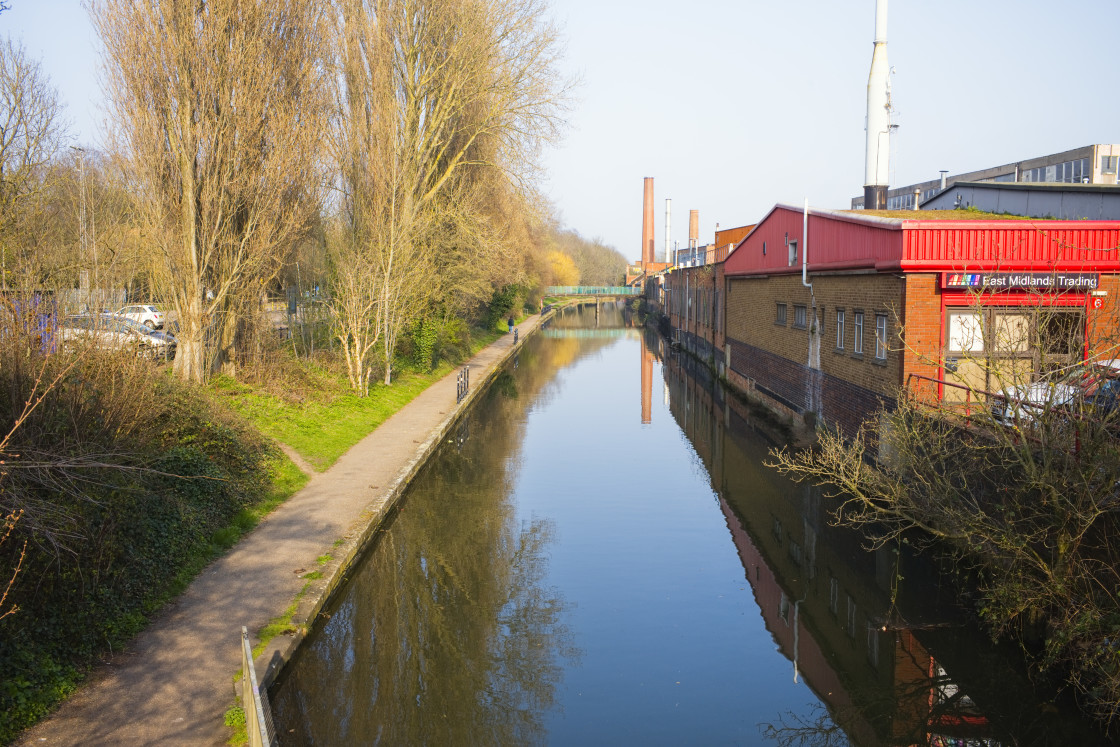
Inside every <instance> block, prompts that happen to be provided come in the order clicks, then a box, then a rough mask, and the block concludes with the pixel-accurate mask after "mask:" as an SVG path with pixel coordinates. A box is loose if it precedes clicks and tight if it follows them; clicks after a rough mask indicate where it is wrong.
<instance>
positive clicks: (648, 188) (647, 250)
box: [642, 176, 653, 271]
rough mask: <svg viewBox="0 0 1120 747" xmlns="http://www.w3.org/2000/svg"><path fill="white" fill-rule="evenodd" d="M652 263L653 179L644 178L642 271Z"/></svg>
mask: <svg viewBox="0 0 1120 747" xmlns="http://www.w3.org/2000/svg"><path fill="white" fill-rule="evenodd" d="M652 262H653V177H652V176H647V177H646V178H645V193H644V195H643V200H642V270H643V271H645V269H646V265H648V264H651V263H652Z"/></svg>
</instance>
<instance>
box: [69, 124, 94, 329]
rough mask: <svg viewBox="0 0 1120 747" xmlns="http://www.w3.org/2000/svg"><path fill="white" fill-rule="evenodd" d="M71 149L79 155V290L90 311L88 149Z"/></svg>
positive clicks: (74, 146) (72, 147)
mask: <svg viewBox="0 0 1120 747" xmlns="http://www.w3.org/2000/svg"><path fill="white" fill-rule="evenodd" d="M70 150H72V151H74V152H75V153H76V154H77V157H78V175H79V176H78V185H79V186H78V247H79V255H80V261H81V269H80V270H78V290H79V291H81V290H84V291H85V292H86V310H87V311H88V310H89V302H90V287H89V270H88V269H87V268H86V266H85V265H86V259H87V255H88V251H87V250H86V166H85V154H86V151H85V149H84V148H79V147H78V146H76V145H71V146H70Z"/></svg>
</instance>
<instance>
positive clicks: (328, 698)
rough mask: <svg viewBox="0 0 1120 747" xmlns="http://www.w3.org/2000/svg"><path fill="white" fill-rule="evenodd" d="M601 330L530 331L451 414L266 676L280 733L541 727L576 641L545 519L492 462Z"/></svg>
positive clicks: (500, 740)
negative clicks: (547, 335) (326, 601)
mask: <svg viewBox="0 0 1120 747" xmlns="http://www.w3.org/2000/svg"><path fill="white" fill-rule="evenodd" d="M609 342H610V341H609V339H607V338H604V339H603V340H602V341H594V340H592V341H587V340H582V341H581V340H574V339H573V340H569V341H565V340H557V341H554V344H550V345H548V346H547V347H544V348H540V347H532V346H526V349H525V350H523V351H522V354H521V356H520V360H519V363H518V376H517V377H514V376H513V375H511V374H510V373H509V372H508V371H507V372H502V373H501V374H499V376H498V377H497V379H496V380H495V382H494V385H493V386H492V387H491V388H490V389H489V390H488V392H487V394H486V396H485V400H484V402H482V403H480V406H479V407H480V409H484V410H486V411H487V412H488V413H489V414H490V417H487V418H485V419H467V420H464V421H463V423H462V424H461V425H460V426H459V428H458V430H457V432H456V433H455V435H454V436H453V437H452V438H451V439H449V441H450V443H449V444H447V445H446V446H448V447H449V448H444V449H442V450H441V451H440V453H439V455H438V456H437V458H436V459H435V460H433V462H432V463H431V464H430V465H429V466H428V467H427V468H426V469H425V470H424V472H423V473H422V474H421V476H420V477H419V478H418V479H417V481H416V483H415V487H414V489H412V490H410V495H409V496H408V498H407V500H406V502H404V503H403V504H402V506H401V507H400V509H399V510H398V511H396V512H395V515H394V516H393V517H392V519H391V521H390V522H389V523H388V525H387V526H386V527H385V529H384V530H383V531H382V532H381V533H380V534H379V536H378V537H377V538H376V540H375V545H374V547H373V548H372V551H371V552H369V553H368V554H367V556H366V558H365V559H364V560H363V562H362V563H361V564H360V565H359V567H358V568H357V569H356V571H355V574H354V576H353V578H352V579H351V580H350V581H349V582H348V585H347V588H346V591H345V593H342V594H340V597H339V599H338V600H336V601H335V602H334V604H333V605H332V607H331V608H330V609H329V611H328V614H327V617H326V619H325V622H323V623H322V624H321V625H320V626H319V627H318V628H317V629H316V630H315V631H313V634H312V635H311V636H310V637H309V639H308V642H307V643H306V644H305V645H304V647H303V648H302V650H301V651H300V654H299V656H298V657H297V659H296V661H294V662H293V664H292V665H291V666H289V667H288V668H287V670H286V671H285V675H284V679H283V680H282V681H281V682H279V683H278V684H277V686H276V687H275V688H274V692H273V706H274V711H275V718H276V721H277V724H278V726H279V729H278V730H279V731H280V737H281V741H282V743H283V744H339V745H341V744H392V745H396V744H417V743H430V744H528V743H539V742H542V741H544V726H543V722H542V714H543V713H545V712H547V711H548V710H549V709H551V708H552V707H553V706H554V704H555V691H556V686H557V683H558V682H559V681H560V679H561V677H562V674H563V671H564V668H565V667H566V666H570V665H571V664H572V663H573V662H575V661H577V660H578V655H579V652H578V650H577V649H576V647H575V646H574V645H573V643H572V639H571V634H570V631H569V629H568V626H567V625H566V624H565V622H564V610H565V606H566V601H565V598H564V595H563V594H562V593H561V592H560V591H559V590H557V589H556V588H554V587H552V586H550V585H549V584H548V583H547V579H546V577H547V574H548V547H549V545H550V544H551V543H552V542H553V541H554V536H553V533H554V527H553V524H552V522H550V521H549V520H547V519H541V518H535V519H530V520H518V519H517V517H516V516H515V512H514V508H513V506H512V505H511V503H510V501H509V493H510V485H511V484H512V482H513V481H514V480H515V479H516V465H515V464H514V463H512V462H510V463H507V464H503V462H505V461H506V460H508V459H509V458H510V455H511V454H513V453H514V452H516V450H517V448H518V444H519V442H520V439H521V437H522V430H523V426H524V421H525V410H526V408H527V406H528V405H529V404H530V403H533V402H537V403H540V402H542V401H548V399H549V398H550V397H551V396H552V394H551V392H550V391H549V390H550V388H551V387H552V386H553V384H552V382H553V380H554V377H553V376H552V375H551V373H552V372H554V371H555V370H557V369H562V368H564V367H565V366H568V365H571V364H573V363H575V362H576V361H577V360H579V359H580V358H582V357H585V356H588V355H593V354H594V353H595V352H596V351H597V350H598V349H599V348H600V347H602V346H603V345H606V344H608V343H609ZM495 462H497V464H495ZM432 497H435V498H437V499H432Z"/></svg>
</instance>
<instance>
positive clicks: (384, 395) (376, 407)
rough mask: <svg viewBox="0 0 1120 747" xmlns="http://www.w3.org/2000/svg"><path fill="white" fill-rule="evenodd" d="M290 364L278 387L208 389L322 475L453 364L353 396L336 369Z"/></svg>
mask: <svg viewBox="0 0 1120 747" xmlns="http://www.w3.org/2000/svg"><path fill="white" fill-rule="evenodd" d="M501 326H502V329H501V331H498V330H497V328H496V327H495V329H493V330H487V331H481V330H476V331H475V334H474V335H473V336H472V343H471V353H472V354H473V353H476V352H478V351H479V350H481V349H482V348H484V347H486V346H487V345H489V344H490V343H492V342H494V341H495V340H497V339H498V338H499V337H501V336H502V335H503V334H504V333H505V332H506V330H505V326H506V325H505V322H502V325H501ZM291 365H293V366H298V367H299V370H298V371H292V370H289V371H288V372H287V375H286V378H285V382H284V384H283V385H280V386H276V385H273V386H270V387H268V388H262V387H259V386H252V385H249V384H244V383H240V382H237V381H235V380H233V379H231V378H229V377H220V378H218V379H216V380H215V381H214V384H213V391H214V393H215V394H216V395H218V396H219V397H220V398H221V399H223V400H224V401H225V402H226V403H227V405H228V406H229V407H230V408H231V409H233V410H234V411H236V412H237V413H239V414H240V415H242V416H243V417H245V418H246V419H247V420H249V422H251V423H252V424H253V425H254V426H255V427H256V428H257V429H259V430H260V432H261V433H263V434H265V435H266V436H268V437H269V438H272V439H275V440H276V441H279V442H280V443H283V444H286V445H288V446H290V447H292V448H293V449H295V450H296V451H297V452H299V454H300V456H302V457H303V458H304V459H306V460H307V462H308V463H309V464H310V465H311V466H312V467H313V468H314V469H315V470H316V471H319V472H322V471H323V470H325V469H327V468H329V467H330V466H331V465H332V464H334V463H335V462H336V461H337V460H338V458H339V457H340V456H342V455H343V454H345V453H346V451H347V450H348V449H349V448H350V447H351V446H353V445H354V444H356V443H358V441H361V440H362V439H363V438H364V437H365V436H367V435H368V434H369V433H371V432H372V431H373V430H374V429H375V428H377V426H379V425H381V423H383V422H385V421H386V420H388V419H389V418H390V417H391V416H392V415H393V414H394V413H396V412H397V411H398V410H400V409H401V408H402V407H404V406H405V405H407V404H408V403H409V402H411V401H412V400H413V399H414V398H415V397H416V396H417V395H418V394H420V393H421V392H423V391H424V390H425V389H427V388H428V387H429V386H431V385H432V384H434V383H435V382H437V381H439V380H440V379H442V378H443V377H444V376H446V375H447V374H449V373H451V372H452V371H454V370H455V368H456V367H457V365H458V364H457V363H456V364H452V363H449V362H446V361H443V362H441V363H440V364H439V365H438V366H436V367H435V368H434V369H433V370H431V371H426V372H420V371H416V370H414V369H412V368H408V367H404V368H403V370H401V372H400V373H399V374H398V375H397V376H396V377H395V378H394V379H393V383H391V384H389V385H385V384H383V383H380V382H378V383H376V384H373V385H372V386H371V387H370V391H369V395H368V396H366V397H360V396H358V395H357V394H355V393H354V392H353V391H352V390H351V388H350V384H349V381H348V380H347V378H346V376H345V375H344V374H343V373H342V372H341V371H339V370H332V369H331V368H329V367H327V366H324V365H322V364H320V363H317V362H315V361H299V362H296V361H292V362H291Z"/></svg>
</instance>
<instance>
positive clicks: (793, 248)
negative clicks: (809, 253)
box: [789, 239, 797, 267]
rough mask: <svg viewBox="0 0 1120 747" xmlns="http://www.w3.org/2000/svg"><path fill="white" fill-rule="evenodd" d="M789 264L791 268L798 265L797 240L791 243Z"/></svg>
mask: <svg viewBox="0 0 1120 747" xmlns="http://www.w3.org/2000/svg"><path fill="white" fill-rule="evenodd" d="M789 264H790V266H791V267H792V266H793V265H795V264H797V239H793V240H792V241H790V242H789Z"/></svg>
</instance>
